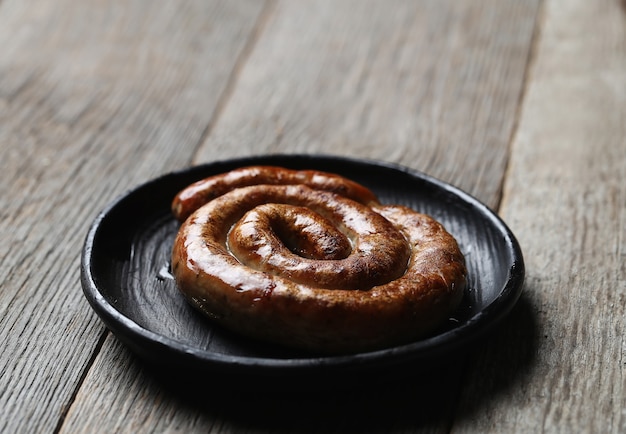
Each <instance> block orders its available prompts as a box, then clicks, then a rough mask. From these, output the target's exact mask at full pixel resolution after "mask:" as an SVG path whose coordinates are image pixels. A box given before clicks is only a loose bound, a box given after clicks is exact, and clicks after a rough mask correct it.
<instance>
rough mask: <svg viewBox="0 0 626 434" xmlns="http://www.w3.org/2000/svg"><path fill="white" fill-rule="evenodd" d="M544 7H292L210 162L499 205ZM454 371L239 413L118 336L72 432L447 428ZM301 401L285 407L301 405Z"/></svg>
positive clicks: (262, 45) (208, 150)
mask: <svg viewBox="0 0 626 434" xmlns="http://www.w3.org/2000/svg"><path fill="white" fill-rule="evenodd" d="M536 10H537V2H517V1H508V2H504V1H490V0H485V1H480V2H463V3H458V2H452V1H450V2H430V1H423V2H413V1H394V2H384V3H383V2H362V1H339V2H337V1H332V2H331V1H326V2H319V1H315V2H308V1H307V2H304V1H300V2H292V1H284V2H279V3H277V4H276V5H275V7H273V8H272V9H271V10H270V11H269V12H268V14H267V17H266V18H265V19H264V20H263V21H264V24H263V29H262V31H260V32H259V39H258V41H257V42H256V44H255V46H254V49H253V50H252V52H251V53H250V57H249V59H248V61H247V62H246V63H245V65H243V67H242V68H241V69H240V70H239V74H238V77H237V80H236V82H234V85H233V87H232V89H231V91H232V93H231V95H230V97H229V98H228V99H227V100H226V103H225V104H224V105H223V106H222V108H223V109H222V110H221V111H220V115H219V117H218V119H217V121H216V122H215V123H214V124H213V125H212V127H211V129H210V131H209V132H208V135H207V140H206V142H205V143H204V146H203V147H202V148H201V149H200V151H199V152H198V154H197V156H196V158H195V162H198V163H199V162H203V161H214V160H216V159H226V158H230V157H236V156H244V155H250V154H265V153H273V152H307V153H318V152H319V153H333V154H341V155H352V156H360V157H364V158H378V159H382V160H387V161H396V162H402V163H405V164H408V165H410V166H412V167H415V168H419V169H424V170H427V171H429V172H430V173H433V174H435V175H437V176H440V177H442V178H445V179H447V180H449V181H452V182H455V183H457V184H459V185H461V186H462V187H464V188H466V189H468V190H471V191H472V192H473V193H475V194H477V195H478V196H479V197H481V198H482V199H483V200H485V201H486V202H487V203H489V204H491V205H492V206H495V205H497V203H498V201H499V191H500V182H501V179H502V177H503V173H504V171H505V166H506V160H507V152H508V146H509V139H510V136H511V134H512V129H513V125H514V123H515V117H516V113H517V105H518V102H519V98H520V93H521V92H522V88H523V83H524V76H525V65H526V62H527V58H528V54H529V50H530V43H531V39H532V32H533V28H534V20H535V14H536ZM495 34H498V35H500V37H499V38H494V37H492V36H491V35H495ZM441 369H442V372H444V373H445V374H446V375H448V376H449V377H448V378H443V381H444V382H445V386H444V387H441V384H439V385H438V386H437V388H434V387H432V385H430V386H427V385H426V384H424V383H422V384H420V383H418V384H416V383H415V382H408V383H407V384H406V385H403V386H402V387H399V388H398V387H395V388H394V387H390V389H389V390H388V391H387V394H386V395H385V392H383V396H380V395H379V396H365V397H363V396H359V392H351V393H349V394H347V395H339V396H324V397H323V399H320V401H319V402H318V403H317V405H314V406H310V407H307V405H308V404H303V405H302V408H300V409H299V410H295V411H294V412H293V413H292V412H291V411H280V410H281V409H282V408H283V407H280V406H279V407H278V409H277V408H276V404H275V403H269V402H265V401H264V402H263V403H257V406H256V409H252V410H255V411H253V412H252V413H248V412H247V410H250V408H249V407H246V406H244V405H243V402H241V403H238V402H237V400H234V401H226V399H224V401H225V402H227V403H229V402H230V403H231V404H232V405H233V408H232V409H231V413H227V412H226V413H225V412H223V411H222V409H220V408H219V406H216V405H215V401H213V402H212V401H211V400H210V399H209V400H208V401H207V402H204V401H202V400H200V401H194V398H193V397H194V395H197V394H198V393H197V391H195V392H194V391H186V393H185V392H183V393H176V392H173V391H171V390H168V389H167V388H166V387H165V386H164V385H163V384H161V382H160V381H158V380H157V379H155V378H154V377H153V376H151V375H150V373H148V372H147V371H146V370H145V369H144V367H143V366H142V365H141V363H138V361H137V360H136V359H135V358H134V357H133V356H132V355H130V354H129V352H128V351H127V350H126V349H125V348H124V347H122V346H121V345H119V343H118V342H117V340H116V339H115V338H113V337H109V338H108V339H107V340H106V341H105V343H104V346H103V349H102V351H101V357H98V359H97V360H96V362H95V364H94V366H93V368H92V369H91V370H90V372H89V373H88V375H87V377H86V378H85V381H84V385H83V387H82V388H81V389H80V390H79V391H78V394H77V396H76V402H75V405H74V406H73V407H72V408H71V409H70V411H69V413H68V417H67V420H66V422H65V424H64V425H63V426H62V429H61V431H62V432H77V431H81V430H82V431H84V432H89V431H90V430H91V429H93V428H95V427H100V428H102V427H106V430H107V431H128V432H131V431H132V432H152V431H169V430H177V431H181V432H222V433H228V432H245V431H254V432H293V431H310V432H362V431H367V430H372V429H374V430H380V431H382V432H416V431H421V432H429V431H432V432H445V431H447V430H448V427H449V423H450V419H449V416H450V412H451V410H452V404H453V403H454V400H455V397H456V393H457V390H456V389H457V386H458V384H459V382H460V375H461V374H462V372H463V371H462V367H461V368H460V367H459V365H456V366H453V367H452V368H451V369H449V367H447V366H444V367H442V368H441ZM435 377H436V379H437V381H439V380H441V376H435ZM448 385H452V388H451V389H448V388H447V386H448ZM214 393H216V394H218V395H217V397H218V400H219V399H220V398H221V395H220V393H221V391H219V390H217V391H209V392H207V394H214ZM290 399H291V397H287V398H286V402H283V403H282V405H284V404H289V405H290V407H289V406H288V407H287V408H289V409H290V410H293V407H294V405H295V403H294V402H293V400H292V402H289V400H290ZM366 399H369V401H366ZM296 403H297V402H296ZM416 408H417V409H419V411H416ZM233 410H235V414H233ZM307 412H308V413H307ZM244 415H245V416H244ZM281 416H282V417H281Z"/></svg>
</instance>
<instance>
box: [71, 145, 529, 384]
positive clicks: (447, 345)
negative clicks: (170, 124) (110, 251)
mask: <svg viewBox="0 0 626 434" xmlns="http://www.w3.org/2000/svg"><path fill="white" fill-rule="evenodd" d="M273 160H293V161H294V162H299V163H302V162H304V161H305V160H308V161H310V162H312V163H313V164H314V163H315V162H316V161H318V162H319V161H322V162H325V163H338V162H342V161H344V162H346V163H350V164H352V165H358V166H363V167H366V166H377V167H379V168H382V169H387V170H393V171H398V172H402V173H404V174H407V175H409V176H411V177H415V178H418V179H420V180H422V181H424V182H427V183H429V184H431V185H434V186H436V187H437V188H438V189H440V190H443V191H445V192H446V193H448V194H452V195H454V196H456V197H457V198H459V199H461V200H462V201H463V202H464V203H466V204H469V205H470V206H472V207H473V208H476V209H477V211H479V212H480V214H481V215H482V216H483V217H484V218H486V220H488V221H489V223H490V224H491V225H493V226H494V227H495V228H496V229H497V232H498V233H500V234H502V235H503V236H504V241H505V244H506V245H507V248H508V249H509V251H510V253H511V258H512V264H511V267H510V268H509V270H507V273H506V280H505V282H506V283H505V285H504V286H503V287H502V288H500V289H499V291H498V293H497V294H498V295H497V297H496V298H495V299H494V300H493V301H491V303H490V304H488V305H487V306H485V307H484V308H483V309H481V310H480V311H479V312H477V313H475V314H474V315H473V316H471V317H469V318H468V319H467V320H465V321H464V323H463V324H462V326H460V327H457V328H452V329H450V330H447V331H445V332H443V333H441V334H437V335H434V336H431V337H429V338H426V339H423V340H419V341H416V342H412V343H407V344H403V345H399V346H394V347H389V348H384V349H381V350H375V351H369V352H362V353H355V354H348V355H330V356H311V357H295V358H273V357H261V356H241V355H230V354H223V353H216V352H211V351H207V350H204V349H201V348H198V347H194V346H192V345H189V344H187V343H184V342H181V341H179V340H176V339H174V338H172V337H168V336H164V335H161V334H159V333H157V332H154V331H152V330H150V329H148V328H145V327H143V326H141V325H140V324H138V323H137V322H135V321H134V320H133V319H132V318H130V317H128V316H126V315H125V314H124V313H122V312H121V311H119V310H118V309H116V308H115V306H113V305H112V304H111V303H109V301H108V300H107V299H106V297H105V296H104V295H103V293H102V292H101V290H100V288H99V287H98V285H97V283H96V282H95V280H94V276H93V274H94V273H93V271H92V267H93V263H92V257H93V255H92V253H93V245H94V240H95V238H96V235H97V233H98V231H99V229H100V228H101V225H102V223H103V222H104V221H105V219H106V218H107V216H108V215H109V214H110V213H111V212H112V211H113V210H114V209H116V208H117V207H119V206H120V204H121V203H123V202H124V201H125V200H128V198H129V197H130V196H132V195H133V194H138V193H139V192H140V191H141V190H144V189H148V188H149V187H150V186H151V185H154V184H157V183H161V182H166V181H167V179H169V178H178V177H182V176H189V175H191V174H193V172H198V173H201V172H206V171H209V170H211V169H212V168H217V167H219V166H220V165H224V166H233V167H242V166H245V165H253V164H271V163H270V161H273ZM313 169H315V168H314V167H313ZM80 271H81V286H82V289H83V294H84V296H85V297H86V298H87V300H88V302H89V304H90V305H91V307H92V309H94V311H95V312H96V313H97V314H98V316H99V317H100V319H101V320H102V321H103V322H104V324H105V325H106V326H107V328H109V329H110V330H111V331H112V332H113V334H114V335H115V336H116V337H117V338H118V339H120V340H121V341H122V342H124V343H125V344H126V345H128V346H130V347H131V349H133V350H135V352H138V353H140V355H141V353H143V352H146V351H147V352H150V350H146V349H145V347H144V346H146V345H147V346H149V347H154V349H157V348H161V349H163V350H167V351H168V352H170V353H171V352H173V353H174V354H176V355H177V356H179V357H181V358H182V359H184V360H181V363H182V364H192V365H197V366H202V367H203V368H210V369H212V370H214V369H220V370H224V371H233V370H235V371H240V370H241V369H244V368H245V369H250V368H252V367H254V368H256V369H257V370H261V371H263V374H266V375H267V374H270V375H271V374H276V373H280V375H289V374H290V373H294V372H302V371H307V372H308V371H310V370H311V369H313V370H326V369H345V368H350V369H355V368H359V367H361V368H367V367H369V366H372V365H376V366H381V365H390V364H397V363H398V362H399V360H398V359H402V360H404V361H406V360H411V361H420V360H426V359H429V360H430V359H433V358H436V357H438V356H442V355H444V354H447V353H449V352H451V351H454V350H459V349H461V348H464V347H466V346H467V345H468V344H470V343H471V342H473V341H475V340H476V339H478V338H480V337H481V336H482V335H484V333H485V332H486V331H488V329H489V328H491V327H492V326H493V325H495V324H496V323H498V322H499V321H500V320H502V319H503V318H504V317H505V316H506V315H507V314H508V313H509V312H510V311H511V309H512V308H513V307H514V305H515V304H516V303H517V301H518V299H519V297H520V295H521V293H522V289H523V281H524V277H525V276H524V275H525V265H524V259H523V254H522V249H521V247H520V245H519V242H518V241H517V239H516V237H515V235H514V234H513V232H512V231H511V230H510V228H509V227H508V226H507V225H506V223H505V222H504V221H503V219H502V218H501V217H500V216H499V215H497V213H496V212H495V211H493V210H491V209H490V208H489V207H488V206H487V205H485V204H484V203H483V202H481V201H480V200H478V199H477V198H475V197H474V196H472V195H470V194H469V193H467V192H465V191H463V190H461V189H460V188H458V187H456V186H454V185H452V184H449V183H447V182H445V181H442V180H440V179H437V178H435V177H433V176H431V175H428V174H426V173H424V172H421V171H419V170H416V169H413V168H410V167H407V166H403V165H400V164H397V163H390V162H385V161H378V160H373V159H363V158H354V157H344V156H336V155H310V154H264V155H256V156H248V157H241V158H232V159H222V160H215V161H211V162H205V163H202V164H197V165H191V166H189V167H187V168H183V169H180V170H176V171H170V172H168V173H165V174H162V175H160V176H157V177H155V178H152V179H149V180H148V181H146V182H144V183H141V184H139V185H137V186H135V187H133V188H130V189H128V190H126V191H125V192H124V193H122V194H120V195H118V196H117V197H116V198H115V199H113V200H112V201H110V202H109V203H108V204H107V205H106V206H105V207H104V208H103V209H102V210H101V211H100V212H98V214H97V215H96V217H95V219H94V220H93V221H92V223H91V224H90V226H89V230H88V232H87V235H86V237H85V241H84V244H83V249H82V252H81V270H80ZM426 349H428V352H427V354H425V353H424V350H426ZM144 355H145V354H144Z"/></svg>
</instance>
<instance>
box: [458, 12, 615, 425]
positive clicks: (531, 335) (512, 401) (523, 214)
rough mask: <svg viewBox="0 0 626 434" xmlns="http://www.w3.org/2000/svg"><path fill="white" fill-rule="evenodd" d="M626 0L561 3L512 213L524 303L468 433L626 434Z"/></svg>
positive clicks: (464, 419) (483, 377)
mask: <svg viewBox="0 0 626 434" xmlns="http://www.w3.org/2000/svg"><path fill="white" fill-rule="evenodd" d="M620 3H623V2H617V1H608V0H599V1H594V2H588V1H584V0H576V1H565V0H549V1H547V2H546V4H545V12H544V18H543V26H542V29H541V39H540V43H539V45H538V50H537V56H536V61H535V64H534V67H533V68H532V71H531V77H532V80H531V81H530V84H529V88H528V95H527V98H526V101H525V103H524V109H523V114H522V117H521V122H520V126H519V131H518V133H517V135H516V138H515V141H514V148H513V154H512V158H511V167H510V171H509V176H508V177H507V185H506V192H505V197H504V201H503V208H502V212H503V215H504V217H505V218H506V219H507V221H508V222H509V224H510V226H511V228H512V229H513V231H514V232H515V233H516V234H517V235H518V237H519V240H520V242H521V244H522V247H523V248H524V251H525V257H526V262H527V283H526V286H525V296H524V298H523V300H522V304H521V306H520V308H519V309H518V310H517V312H516V313H515V315H514V318H512V321H510V322H508V324H507V326H506V327H503V331H502V333H500V334H499V335H497V336H496V337H495V338H494V339H495V340H494V343H495V345H493V346H491V345H490V346H489V348H486V349H485V350H484V351H483V352H482V354H481V355H480V356H479V357H477V359H476V360H475V363H474V364H473V369H472V370H471V371H470V372H473V374H474V375H473V376H472V378H471V383H470V384H471V386H470V387H468V388H467V389H466V393H465V395H464V398H463V400H462V403H461V405H460V406H459V408H460V414H459V418H458V420H457V425H456V427H457V428H458V429H457V430H455V431H457V432H480V433H484V432H494V433H496V432H593V433H596V432H602V433H610V432H614V433H618V432H625V431H626V418H624V408H626V402H625V397H626V393H625V392H626V390H625V383H624V378H625V376H626V372H625V364H624V348H625V338H624V336H626V320H625V318H626V307H625V306H626V305H625V303H624V300H625V296H626V267H625V265H624V264H626V261H625V259H626V242H625V240H626V139H625V138H626V46H625V41H626V26H625V25H624V24H625V23H626V21H625V15H624V14H625V12H626V11H625V10H624V5H623V4H620Z"/></svg>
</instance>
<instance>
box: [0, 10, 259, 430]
mask: <svg viewBox="0 0 626 434" xmlns="http://www.w3.org/2000/svg"><path fill="white" fill-rule="evenodd" d="M262 7H263V4H262V3H259V2H254V1H245V0H244V1H238V2H216V1H206V0H199V1H188V2H176V3H174V2H167V1H158V2H155V1H142V0H133V1H114V2H110V1H91V2H75V1H71V0H60V1H47V0H33V1H21V0H19V1H10V0H5V1H2V3H1V6H0V46H2V53H0V141H1V142H2V146H1V147H0V152H1V153H2V155H1V156H0V171H1V172H2V182H1V183H0V201H1V202H0V203H1V206H0V213H1V216H0V237H1V238H2V243H1V244H0V286H1V287H2V291H1V292H0V341H2V343H3V344H2V345H3V348H2V357H1V358H0V372H1V373H2V375H1V378H0V408H2V409H3V411H2V413H3V417H2V421H0V432H45V431H47V430H52V429H53V428H54V427H55V425H56V424H57V423H58V421H59V418H61V417H62V416H63V414H64V412H65V411H66V410H67V409H66V406H67V405H69V404H70V402H71V399H72V397H73V394H74V393H75V389H76V387H77V386H78V385H79V384H80V382H81V381H82V375H83V371H84V370H85V369H86V367H87V366H88V364H89V363H90V359H91V357H92V354H93V352H94V350H97V347H98V345H100V344H101V341H100V340H101V337H102V336H103V333H104V328H103V327H102V325H101V323H100V322H99V321H98V320H97V318H96V317H95V315H94V314H93V312H92V311H91V310H90V309H89V307H88V305H87V302H86V301H85V300H84V298H83V297H82V294H81V289H80V283H79V272H78V268H79V255H80V250H81V247H82V242H83V239H84V236H85V234H86V231H87V227H88V225H89V223H90V222H91V220H92V219H93V218H94V217H95V215H96V213H97V212H98V211H99V210H100V209H101V208H102V207H103V206H104V205H105V204H106V203H107V202H108V201H110V200H111V199H112V198H113V197H114V196H115V195H117V194H120V193H121V192H122V191H124V190H126V189H128V188H130V187H132V186H134V185H135V184H137V183H139V182H142V181H144V180H147V179H148V178H150V177H152V176H155V175H157V174H161V173H163V172H165V171H169V170H172V169H174V168H178V167H181V166H185V165H187V164H188V163H189V161H190V159H191V156H192V154H193V152H194V150H195V148H196V146H197V144H198V143H199V142H200V141H201V140H202V137H203V134H204V132H205V130H206V129H207V127H208V125H209V124H210V122H211V119H212V116H213V112H214V110H215V107H216V106H217V105H218V102H219V99H220V95H221V94H222V93H223V92H224V89H225V88H227V84H228V80H229V78H230V75H231V72H232V70H233V69H234V68H235V67H236V63H237V61H238V57H239V55H240V54H241V53H242V52H243V51H244V47H245V44H246V41H247V38H248V36H249V35H250V34H251V32H252V31H253V29H254V26H255V24H256V20H257V17H258V15H259V13H260V11H261V9H262ZM208 17H210V19H209V18H208Z"/></svg>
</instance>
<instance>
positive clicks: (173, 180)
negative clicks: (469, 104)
mask: <svg viewBox="0 0 626 434" xmlns="http://www.w3.org/2000/svg"><path fill="white" fill-rule="evenodd" d="M253 164H270V165H278V166H283V167H289V168H294V169H316V170H323V171H328V172H334V173H338V174H341V175H344V176H346V177H349V178H351V179H353V180H355V181H357V182H360V183H362V184H364V185H366V186H368V187H370V188H371V189H372V190H373V191H374V192H375V193H377V194H378V196H379V198H380V199H381V201H382V202H384V203H394V204H403V205H407V206H410V207H412V208H414V209H416V210H418V211H420V212H424V213H427V214H430V215H432V216H433V217H435V218H436V219H437V220H439V221H440V222H442V223H443V224H444V225H445V227H446V228H447V229H448V231H449V232H451V233H452V234H453V235H454V236H455V237H456V239H457V240H458V242H459V245H460V247H461V250H462V251H463V253H464V255H465V257H466V261H467V266H468V271H469V285H468V288H467V289H466V292H465V297H464V300H463V303H462V306H461V307H460V309H459V310H458V312H456V313H455V315H454V316H453V317H451V318H450V320H449V321H448V323H447V324H445V325H444V326H443V327H442V328H441V329H440V330H439V331H438V332H437V333H435V334H433V335H432V336H431V337H429V338H426V339H423V340H420V341H417V342H413V343H409V344H407V345H402V346H397V347H393V348H388V349H384V350H380V351H375V352H368V353H359V354H353V355H347V356H323V355H315V354H306V353H302V352H297V351H292V350H288V349H283V348H278V347H274V346H270V345H266V344H261V343H257V342H254V341H250V340H248V339H244V338H242V337H240V336H238V335H235V334H231V333H229V332H228V331H226V330H223V329H221V328H219V327H218V326H215V325H213V324H211V323H210V322H209V321H208V320H207V319H205V318H204V317H202V316H201V315H200V314H198V313H197V312H196V311H195V310H193V309H192V308H191V307H190V306H189V305H188V304H187V303H186V301H185V300H184V299H183V297H182V296H181V295H180V294H179V293H178V291H177V289H176V285H175V283H174V281H173V280H172V278H171V275H170V274H169V269H168V266H169V255H170V250H171V246H172V243H173V239H174V237H175V234H176V232H177V229H178V224H177V222H176V221H175V220H174V219H173V218H172V216H171V215H170V202H171V200H172V198H173V196H174V195H175V194H176V193H177V192H178V191H179V190H181V189H182V188H184V187H185V186H187V185H188V184H190V183H191V182H193V181H195V180H198V179H201V178H203V177H206V176H209V175H213V174H218V173H222V172H226V171H228V170H231V169H234V168H237V167H242V166H246V165H253ZM81 278H82V285H83V290H84V294H85V296H86V298H87V299H88V301H89V303H90V304H91V306H92V307H93V309H94V310H95V311H96V313H97V314H98V315H99V316H100V318H101V319H102V321H103V322H104V323H105V324H106V326H107V327H108V328H109V329H110V330H111V331H113V333H114V334H115V335H116V336H117V337H118V338H119V339H120V340H121V341H122V342H124V343H126V344H127V345H128V346H129V347H130V348H131V349H132V350H133V351H135V352H136V353H137V354H138V355H139V356H141V357H143V358H144V359H145V360H146V361H148V362H150V363H151V364H156V365H158V366H161V367H164V368H166V369H171V370H172V372H178V373H181V372H194V373H195V374H194V375H202V376H205V375H209V376H213V377H223V376H226V377H228V376H231V377H232V376H233V375H235V376H237V377H238V378H240V379H244V378H248V379H250V378H252V379H254V378H258V377H266V378H271V379H272V381H276V380H277V379H282V380H285V379H287V378H294V377H297V378H305V377H307V378H324V379H332V378H335V377H337V376H341V377H345V376H349V375H353V374H355V375H359V374H361V373H363V372H368V373H372V372H375V371H377V370H378V371H380V370H381V368H385V370H386V371H389V369H388V368H389V367H392V366H393V367H394V369H395V368H401V367H407V366H409V367H410V366H416V364H420V363H421V362H432V361H436V360H437V359H441V358H442V357H443V356H446V355H449V354H450V353H451V352H453V351H457V350H460V349H462V348H466V347H467V345H468V344H470V343H472V342H474V340H475V338H477V337H479V336H481V335H483V333H484V332H485V331H487V330H488V329H491V328H492V327H493V326H494V325H495V324H496V323H497V322H498V321H499V320H501V319H502V318H503V317H504V316H505V315H506V314H507V313H508V312H509V311H510V310H511V308H512V307H513V306H514V304H515V303H516V301H517V300H518V298H519V295H520V292H521V289H522V282H523V278H524V263H523V258H522V253H521V250H520V247H519V245H518V243H517V241H516V239H515V237H514V236H513V234H512V233H511V231H510V230H509V229H508V228H507V227H506V225H505V224H504V223H503V222H502V221H501V220H500V218H498V217H497V216H496V215H495V214H494V213H493V212H492V211H490V210H489V209H488V207H486V206H485V205H483V204H482V203H480V202H479V201H477V200H476V199H474V198H473V197H471V196H469V195H468V194H466V193H464V192H462V191H460V190H458V189H457V188H455V187H452V186H450V185H448V184H446V183H443V182H441V181H438V180H436V179H433V178H431V177H429V176H426V175H424V174H422V173H419V172H416V171H414V170H409V169H407V168H404V167H399V166H395V165H390V164H386V163H380V162H373V161H364V160H357V159H348V158H338V157H331V156H307V155H274V156H264V157H252V158H245V159H237V160H229V161H222V162H215V163H211V164H206V165H202V166H197V167H192V168H190V169H188V170H184V171H180V172H176V173H171V174H168V175H165V176H162V177H160V178H158V179H155V180H152V181H150V182H148V183H146V184H144V185H141V186H139V187H138V188H136V189H134V190H132V191H130V192H128V193H127V194H125V195H123V196H122V197H120V198H118V199H117V200H115V201H114V202H113V203H112V204H110V205H109V206H108V207H107V208H106V209H105V210H103V211H102V212H101V213H100V214H99V215H98V216H97V218H96V219H95V221H94V222H93V224H92V225H91V228H90V230H89V233H88V235H87V238H86V241H85V245H84V249H83V254H82V267H81Z"/></svg>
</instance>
